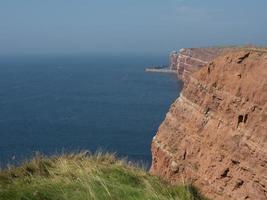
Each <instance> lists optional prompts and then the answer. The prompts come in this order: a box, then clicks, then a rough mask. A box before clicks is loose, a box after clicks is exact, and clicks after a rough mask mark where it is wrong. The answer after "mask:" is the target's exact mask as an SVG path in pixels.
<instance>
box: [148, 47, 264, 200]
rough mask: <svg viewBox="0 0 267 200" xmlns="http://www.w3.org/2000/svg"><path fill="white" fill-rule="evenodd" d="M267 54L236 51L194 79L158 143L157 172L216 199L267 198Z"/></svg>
mask: <svg viewBox="0 0 267 200" xmlns="http://www.w3.org/2000/svg"><path fill="white" fill-rule="evenodd" d="M266 102H267V53H266V52H264V51H260V50H259V51H255V50H236V51H233V52H229V53H227V54H225V55H222V56H219V57H218V58H216V59H215V60H214V61H213V62H211V63H209V64H207V65H206V66H205V67H203V68H201V69H200V70H199V71H198V72H196V73H194V74H193V75H192V76H190V77H189V79H188V82H187V83H186V84H185V86H184V89H183V91H182V93H181V95H180V97H179V98H178V99H177V100H176V101H175V102H174V103H173V105H172V106H171V108H170V111H169V112H168V114H167V116H166V119H165V120H164V122H163V123H162V124H161V126H160V128H159V130H158V132H157V134H156V136H155V137H154V139H153V142H152V154H153V161H152V167H151V173H152V174H154V175H158V176H161V177H163V178H164V179H166V180H168V181H171V182H173V183H181V182H190V183H193V184H194V185H196V186H197V187H198V188H200V190H201V191H202V193H203V194H204V195H206V196H207V197H209V198H211V199H216V200H227V199H234V200H242V199H247V200H266V199H267V103H266Z"/></svg>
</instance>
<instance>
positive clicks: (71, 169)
mask: <svg viewBox="0 0 267 200" xmlns="http://www.w3.org/2000/svg"><path fill="white" fill-rule="evenodd" d="M0 199H1V200H21V199H27V200H44V199H45V200H55V199H57V200H66V199H71V200H85V199H92V200H103V199H109V200H113V199H114V200H119V199H127V200H131V199H132V200H138V199H140V200H144V199H151V200H171V199H181V200H190V199H195V200H201V199H202V198H201V197H200V196H199V195H198V193H197V191H196V190H195V189H194V188H193V187H191V186H181V187H178V186H171V185H168V184H166V183H164V182H163V181H161V180H160V179H158V178H156V177H153V176H150V175H149V174H148V173H147V172H145V171H144V170H142V169H140V168H138V167H136V166H135V165H133V164H129V163H128V164H127V162H126V161H125V160H118V159H116V158H115V156H114V155H113V154H102V153H98V154H96V155H89V154H87V153H79V154H68V155H62V156H57V157H51V158H45V157H42V156H37V157H35V158H34V159H33V160H31V161H28V162H25V163H24V164H23V165H22V166H20V167H13V168H10V169H7V170H3V171H0Z"/></svg>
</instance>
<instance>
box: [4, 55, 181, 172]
mask: <svg viewBox="0 0 267 200" xmlns="http://www.w3.org/2000/svg"><path fill="white" fill-rule="evenodd" d="M167 62H168V58H167V57H166V56H103V55H99V56H93V55H72V56H69V55H68V56H67V55H65V56H64V55H61V56H58V55H57V56H55V55H54V56H49V55H46V56H44V55H43V56H37V55H35V56H9V57H7V56H6V57H3V56H2V57H0V166H2V167H3V166H6V165H7V164H14V163H18V162H20V161H21V160H23V159H26V158H30V157H31V156H32V155H33V154H34V153H35V152H37V151H38V152H41V153H43V154H46V155H51V154H55V153H61V152H70V151H78V150H89V151H92V152H94V151H96V150H100V149H101V150H102V151H111V152H116V153H117V154H118V155H119V156H127V157H128V158H129V159H132V160H135V161H136V160H137V161H142V162H145V163H148V164H149V163H150V162H151V152H150V146H151V141H152V138H153V136H154V135H155V133H156V131H157V129H158V127H159V125H160V123H161V122H162V121H163V120H164V118H165V115H166V112H167V111H168V109H169V107H170V105H171V103H172V102H173V101H174V100H175V99H176V98H177V96H178V95H179V92H180V90H181V87H182V83H181V82H179V81H177V79H176V77H175V75H171V74H157V73H145V72H144V69H145V67H147V66H150V65H157V64H159V65H160V64H166V63H167Z"/></svg>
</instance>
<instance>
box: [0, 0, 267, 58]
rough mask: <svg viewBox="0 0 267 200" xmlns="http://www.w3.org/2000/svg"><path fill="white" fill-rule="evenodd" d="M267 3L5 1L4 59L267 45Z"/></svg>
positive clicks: (0, 21)
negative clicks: (30, 56)
mask: <svg viewBox="0 0 267 200" xmlns="http://www.w3.org/2000/svg"><path fill="white" fill-rule="evenodd" d="M266 9H267V1H266V0H253V1H251V0H220V1H219V0H0V44H1V45H0V54H31V53H38V54H50V53H64V54H65V53H67V54H69V53H70V54H72V53H75V54H76V53H78V54H79V53H112V54H120V53H141V54H142V53H151V54H158V53H168V52H170V51H172V50H174V49H179V48H181V47H199V46H211V45H228V44H248V43H254V44H257V45H266V44H267V24H266V23H267V12H266Z"/></svg>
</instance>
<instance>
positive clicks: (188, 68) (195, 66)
mask: <svg viewBox="0 0 267 200" xmlns="http://www.w3.org/2000/svg"><path fill="white" fill-rule="evenodd" d="M227 50H228V48H190V49H181V50H180V51H179V52H176V51H173V52H172V53H171V55H170V68H171V70H177V75H178V77H179V78H180V79H182V80H183V81H184V82H186V81H188V80H189V76H190V75H191V74H192V73H193V72H196V71H198V70H199V69H200V68H201V67H203V66H204V65H205V64H207V63H208V62H210V61H212V60H213V59H214V58H216V57H217V56H219V55H220V54H222V53H223V52H226V51H227Z"/></svg>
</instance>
